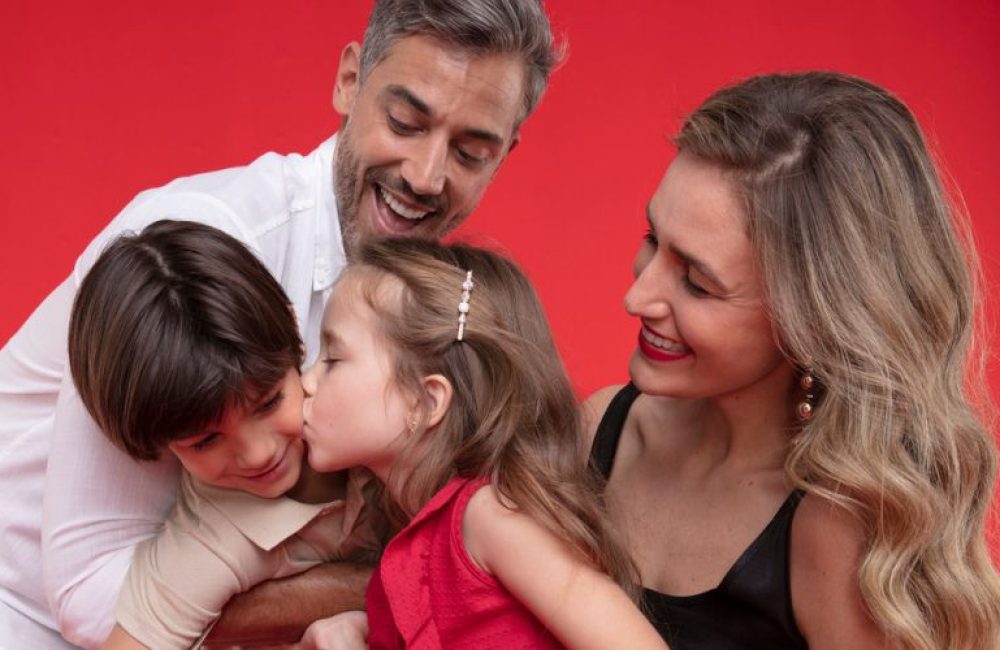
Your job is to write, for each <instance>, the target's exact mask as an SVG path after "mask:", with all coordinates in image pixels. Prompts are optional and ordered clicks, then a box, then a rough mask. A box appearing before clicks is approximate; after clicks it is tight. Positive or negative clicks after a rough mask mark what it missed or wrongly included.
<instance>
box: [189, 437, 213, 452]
mask: <svg viewBox="0 0 1000 650" xmlns="http://www.w3.org/2000/svg"><path fill="white" fill-rule="evenodd" d="M218 439H219V434H218V432H214V433H210V434H208V435H207V436H205V437H204V438H202V439H201V440H199V441H198V442H196V443H194V444H193V445H191V449H194V450H195V451H205V450H206V449H208V448H209V447H211V446H212V445H213V444H215V442H216V441H218Z"/></svg>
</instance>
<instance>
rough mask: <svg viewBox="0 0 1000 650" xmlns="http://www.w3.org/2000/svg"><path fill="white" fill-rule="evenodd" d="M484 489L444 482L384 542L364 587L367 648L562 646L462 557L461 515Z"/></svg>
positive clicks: (472, 482) (475, 482) (478, 482)
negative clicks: (435, 492)
mask: <svg viewBox="0 0 1000 650" xmlns="http://www.w3.org/2000/svg"><path fill="white" fill-rule="evenodd" d="M485 485H488V481H486V480H485V479H466V478H455V479H452V480H451V481H450V482H449V483H448V484H447V485H445V486H444V487H443V488H442V489H441V490H440V491H439V492H438V493H437V494H435V495H434V497H433V498H432V499H431V500H430V501H429V502H428V503H427V505H425V506H424V507H423V509H422V510H421V511H420V512H419V513H417V516H416V517H414V519H413V521H412V522H410V524H409V525H408V526H407V527H406V528H404V529H403V530H402V531H400V533H399V534H398V535H396V537H394V538H393V539H392V541H391V542H389V545H388V547H387V548H386V550H385V553H384V554H383V556H382V561H381V563H380V564H379V567H378V570H377V571H376V572H375V573H374V575H373V576H372V579H371V582H370V583H369V585H368V593H367V607H368V625H369V637H368V644H369V647H370V648H372V649H373V650H374V649H378V650H381V649H384V648H414V649H418V650H431V649H437V648H497V649H499V648H504V649H508V648H562V647H563V646H562V645H561V644H560V643H559V642H558V641H557V640H556V639H555V637H553V636H552V634H551V633H550V632H549V631H548V630H547V629H546V628H545V626H544V625H542V623H541V622H540V621H539V620H538V619H537V618H535V616H534V615H533V614H532V613H531V612H529V611H528V610H527V608H525V606H524V605H522V604H521V603H520V602H519V601H518V600H517V599H516V598H514V596H513V595H511V593H510V592H509V591H507V589H506V588H505V587H504V586H503V585H502V584H501V583H500V581H499V580H497V579H496V578H494V577H493V576H491V575H489V574H487V573H486V572H485V571H483V570H482V569H481V568H480V567H479V566H478V565H476V563H475V562H474V561H473V560H472V558H471V557H469V554H468V552H467V551H466V550H465V546H464V544H463V543H462V516H463V514H464V513H465V508H466V506H468V503H469V499H471V498H472V495H473V494H475V493H476V491H477V490H478V489H479V488H481V487H483V486H485Z"/></svg>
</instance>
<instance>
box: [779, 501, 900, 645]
mask: <svg viewBox="0 0 1000 650" xmlns="http://www.w3.org/2000/svg"><path fill="white" fill-rule="evenodd" d="M866 537H867V536H866V534H865V528H864V525H863V523H862V522H861V520H860V519H858V518H857V517H855V516H853V515H852V514H851V513H850V512H848V511H847V510H846V509H844V508H843V507H841V506H838V505H836V504H834V503H831V502H829V501H826V500H824V499H822V498H819V497H817V496H815V495H807V496H806V497H804V498H803V499H802V503H801V504H799V507H798V509H797V511H796V513H795V519H794V520H793V522H792V540H791V552H790V558H789V564H790V567H791V587H792V603H793V609H794V611H795V618H796V621H797V622H798V624H799V628H800V629H801V630H802V633H803V635H804V636H805V637H806V639H807V640H808V641H809V644H810V647H813V645H814V643H815V644H816V647H818V648H824V647H831V648H839V647H855V648H875V647H883V646H882V645H881V644H883V643H884V642H885V637H884V636H883V634H882V632H881V631H880V630H879V629H878V626H877V625H876V624H875V622H874V621H873V620H872V618H871V615H870V614H869V613H868V611H867V609H866V607H865V606H864V603H863V599H862V597H861V585H860V576H859V569H860V566H861V559H862V556H863V555H864V550H865V543H866Z"/></svg>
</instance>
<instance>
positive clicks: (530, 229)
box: [0, 0, 1000, 548]
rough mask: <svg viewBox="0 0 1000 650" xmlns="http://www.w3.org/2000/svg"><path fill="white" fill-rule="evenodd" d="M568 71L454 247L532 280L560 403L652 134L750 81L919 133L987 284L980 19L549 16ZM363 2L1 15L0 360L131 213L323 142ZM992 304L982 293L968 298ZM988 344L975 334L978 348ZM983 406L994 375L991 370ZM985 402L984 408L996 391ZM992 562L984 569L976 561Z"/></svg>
mask: <svg viewBox="0 0 1000 650" xmlns="http://www.w3.org/2000/svg"><path fill="white" fill-rule="evenodd" d="M547 6H548V8H549V10H550V13H551V15H552V19H553V23H554V26H555V28H556V30H557V31H558V32H559V33H561V34H563V35H565V36H566V37H567V39H568V41H569V57H568V59H567V61H566V64H565V66H563V67H562V68H561V69H560V70H559V71H558V72H557V73H556V74H555V76H554V78H553V81H552V84H551V87H550V90H549V93H548V95H547V96H546V98H545V100H544V101H543V102H542V105H541V107H540V109H539V110H538V112H537V113H536V115H535V116H534V117H532V118H531V120H529V122H528V123H527V124H526V126H525V129H524V132H523V142H522V146H521V147H519V148H518V149H517V150H516V151H515V152H514V153H513V154H512V156H511V158H510V159H509V161H508V162H507V164H506V165H505V166H504V168H503V169H502V171H501V173H500V174H499V176H498V180H497V182H496V183H495V184H494V186H493V187H492V188H491V189H490V191H489V192H488V193H487V195H486V198H485V199H484V201H483V203H482V205H481V208H480V210H479V211H478V212H477V213H476V214H475V215H474V216H473V217H472V218H470V219H469V221H468V222H467V224H466V225H465V226H464V227H463V229H462V231H461V232H463V233H465V234H475V235H476V238H477V239H480V240H482V239H483V238H485V239H486V240H487V241H496V242H499V243H500V244H501V245H502V247H503V248H505V249H506V250H507V251H508V252H510V253H511V254H512V255H513V256H514V257H515V258H517V259H518V260H519V261H520V262H521V263H522V264H523V265H524V267H525V268H526V269H527V271H528V272H529V274H530V275H531V276H532V278H533V279H534V280H535V282H536V284H537V286H538V288H539V291H540V293H541V295H542V298H543V300H544V302H545V304H546V307H547V310H548V312H549V315H550V318H551V320H552V324H553V328H554V329H555V333H556V337H557V339H558V341H559V344H560V347H561V349H562V351H563V354H564V357H565V360H566V363H567V365H568V367H569V371H570V374H571V375H572V377H573V379H574V382H575V383H576V385H577V387H578V390H579V391H580V393H581V394H587V393H589V392H590V391H592V390H594V389H595V388H598V387H600V386H602V385H604V384H608V383H612V382H615V383H617V382H622V381H623V380H624V379H625V378H626V372H625V369H626V360H627V358H628V355H629V354H630V352H631V350H632V347H633V344H634V338H635V335H636V326H635V324H634V323H633V322H631V321H630V319H629V318H627V317H626V315H625V313H624V311H623V310H622V308H621V297H622V295H623V293H624V291H625V289H626V287H627V286H628V283H629V281H630V266H631V259H632V254H633V252H634V250H635V248H636V246H637V245H638V243H639V241H640V238H641V236H642V234H643V229H644V225H643V223H644V222H643V212H642V211H643V208H644V206H645V203H646V201H647V200H648V198H649V196H650V194H651V193H652V191H653V190H654V188H655V187H656V184H657V182H658V180H659V178H660V176H661V175H662V172H663V170H664V169H665V167H666V165H667V163H668V162H669V160H670V158H671V156H672V150H671V148H670V146H669V144H668V136H669V135H670V134H671V133H673V132H674V131H675V130H676V128H677V126H678V124H679V121H680V119H681V118H682V116H683V115H684V114H685V113H686V112H687V111H690V110H691V109H693V108H694V107H695V106H696V105H697V104H698V103H699V102H700V101H701V100H702V99H703V98H704V97H705V96H706V95H707V94H708V93H709V92H711V91H712V90H713V89H715V88H717V87H719V86H720V85H722V84H725V83H728V82H730V81H733V80H735V79H738V78H741V77H744V76H747V75H749V74H753V73H758V72H766V71H787V70H801V69H809V68H825V69H835V70H840V71H845V72H850V73H854V74H858V75H861V76H864V77H867V78H869V79H871V80H873V81H875V82H877V83H880V84H882V85H884V86H886V87H888V88H889V89H891V90H893V91H894V92H896V93H897V94H898V95H899V96H901V97H902V98H903V99H904V100H905V101H906V102H907V103H908V104H909V105H910V106H911V107H912V108H913V110H914V111H915V112H916V114H917V116H918V118H919V119H920V121H921V123H922V124H923V125H924V127H925V129H926V131H927V133H928V136H929V139H930V141H931V143H932V146H933V147H934V149H935V150H936V152H937V153H938V155H939V157H940V159H941V162H942V164H943V167H944V169H945V172H946V175H948V176H949V177H951V178H952V179H953V180H954V181H955V183H956V184H957V185H958V186H959V187H960V188H961V190H962V194H963V196H964V199H965V201H966V203H967V206H968V209H969V211H970V213H971V214H972V216H973V220H974V224H975V230H976V235H977V237H978V241H979V247H980V251H981V254H982V257H983V261H984V265H985V267H986V271H987V277H988V280H989V283H990V286H991V287H992V286H994V285H995V284H996V282H997V280H998V277H1000V276H998V274H1000V260H998V258H997V254H996V252H995V251H996V250H997V244H998V240H1000V225H998V223H997V220H996V219H995V218H993V211H994V206H997V205H1000V183H997V182H996V180H995V179H994V175H995V173H996V165H995V163H994V161H995V150H996V147H997V145H998V144H1000V120H998V119H997V117H996V110H997V107H998V106H1000V75H998V73H997V70H998V63H1000V3H997V2H996V1H995V0H959V1H957V2H950V3H945V2H941V1H940V0H906V1H904V0H840V1H839V2H829V1H827V0H805V1H802V0H800V1H794V0H774V1H772V2H739V1H737V0H718V1H716V2H694V3H692V2H684V3H682V2H669V1H666V0H619V1H618V2H613V3H612V2H606V1H604V0H549V1H548V3H547ZM369 9H370V2H369V1H367V0H340V1H339V2H334V1H331V0H327V1H325V2H320V1H318V0H296V1H292V2H284V3H277V2H273V1H263V0H240V1H236V0H213V1H206V0H200V1H192V0H175V1H174V2H169V3H145V2H115V1H111V0H96V1H93V2H86V3H81V2H69V1H49V2H47V1H45V0H41V1H38V2H29V1H27V0H17V1H15V2H10V1H8V2H5V3H4V8H3V10H0V93H2V99H0V136H2V137H0V170H2V173H0V296H3V307H2V309H0V343H2V342H5V341H6V340H7V339H8V338H9V337H10V336H11V335H12V334H13V333H14V331H15V330H16V328H17V327H18V326H19V325H20V323H21V322H22V321H23V320H24V319H25V318H26V317H27V315H28V314H29V313H30V311H31V310H32V309H33V308H34V306H35V305H36V304H37V303H38V302H39V301H40V300H41V299H42V298H43V297H44V296H45V295H46V293H47V292H48V291H49V290H50V289H51V288H53V287H54V286H55V285H56V284H57V283H58V282H59V281H61V280H62V279H63V278H64V277H65V276H66V274H67V273H68V272H69V270H70V268H71V265H72V262H73V260H74V259H75V257H76V255H77V254H79V252H80V251H82V249H83V247H84V245H85V244H86V242H88V241H89V240H90V239H91V237H92V236H93V235H94V234H95V233H97V232H98V231H99V230H100V229H101V227H102V226H103V224H105V223H106V222H107V221H108V220H109V219H110V218H111V216H113V215H114V214H115V213H116V212H117V211H118V210H119V209H120V208H121V207H122V206H123V205H124V204H125V203H126V202H127V201H128V200H129V199H130V198H131V197H132V196H133V195H134V194H135V193H136V192H138V191H139V190H141V189H143V188H147V187H151V186H155V185H159V184H162V183H164V182H166V181H168V180H170V179H172V178H174V177H176V176H181V175H187V174H191V173H195V172H200V171H207V170H211V169H217V168H221V167H226V166H232V165H240V164H244V163H246V162H249V161H250V160H252V159H253V158H255V157H257V156H258V155H259V154H260V153H262V152H264V151H267V150H275V151H279V152H290V151H298V152H308V151H311V150H312V149H313V148H314V147H315V145H316V144H318V143H319V142H320V141H321V140H323V139H324V138H326V137H327V136H328V135H329V134H331V133H332V132H333V131H334V130H336V127H337V123H338V121H337V118H336V116H335V114H334V112H333V110H332V108H331V106H330V101H329V98H330V94H331V91H332V81H333V75H334V71H335V69H336V62H337V57H338V54H339V52H340V49H341V48H342V47H343V45H344V44H345V43H346V42H348V41H349V40H352V39H360V37H361V34H362V32H363V28H364V21H365V18H366V17H367V14H368V11H369ZM989 293H992V292H989ZM994 329H995V328H994ZM991 383H992V385H993V387H994V389H996V388H997V387H1000V370H998V368H997V367H996V366H995V365H994V366H993V367H992V368H991ZM995 392H996V391H995ZM997 548H1000V547H997Z"/></svg>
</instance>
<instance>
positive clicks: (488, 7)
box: [360, 0, 561, 121]
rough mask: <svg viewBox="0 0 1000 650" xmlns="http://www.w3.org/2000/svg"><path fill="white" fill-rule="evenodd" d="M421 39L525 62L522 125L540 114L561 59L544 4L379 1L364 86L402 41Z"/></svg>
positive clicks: (530, 0) (536, 0)
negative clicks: (418, 36)
mask: <svg viewBox="0 0 1000 650" xmlns="http://www.w3.org/2000/svg"><path fill="white" fill-rule="evenodd" d="M416 34H425V35H427V36H432V37H434V38H437V39H439V40H441V41H442V42H444V43H445V44H447V45H451V46H454V47H456V48H459V49H461V50H465V51H468V52H471V53H473V54H475V55H477V56H486V55H495V54H516V55H518V56H520V57H521V58H522V59H523V61H524V64H525V69H526V73H527V74H526V83H525V89H524V111H523V114H522V115H521V116H520V120H523V119H524V118H526V117H527V116H528V115H530V114H531V112H532V111H533V110H535V107H536V106H537V105H538V102H539V101H540V100H541V98H542V94H543V93H544V92H545V87H546V85H547V84H548V81H549V75H550V74H551V72H552V68H553V67H554V66H555V64H556V63H557V62H558V61H559V59H560V57H561V51H557V50H556V48H555V43H554V39H553V37H552V29H551V27H550V26H549V20H548V17H547V16H546V15H545V10H544V9H543V7H542V3H541V0H376V2H375V7H374V8H373V9H372V13H371V16H370V17H369V18H368V28H367V30H366V31H365V40H364V44H363V45H362V47H361V71H360V73H361V82H362V83H364V81H365V79H366V78H367V76H368V73H369V72H371V70H372V68H374V67H375V66H376V65H378V63H379V62H380V61H382V59H384V58H385V57H386V55H387V54H388V51H389V48H391V47H392V45H393V44H394V43H395V42H396V41H397V40H399V39H401V38H405V37H407V36H413V35H416ZM520 120H519V121H520Z"/></svg>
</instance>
